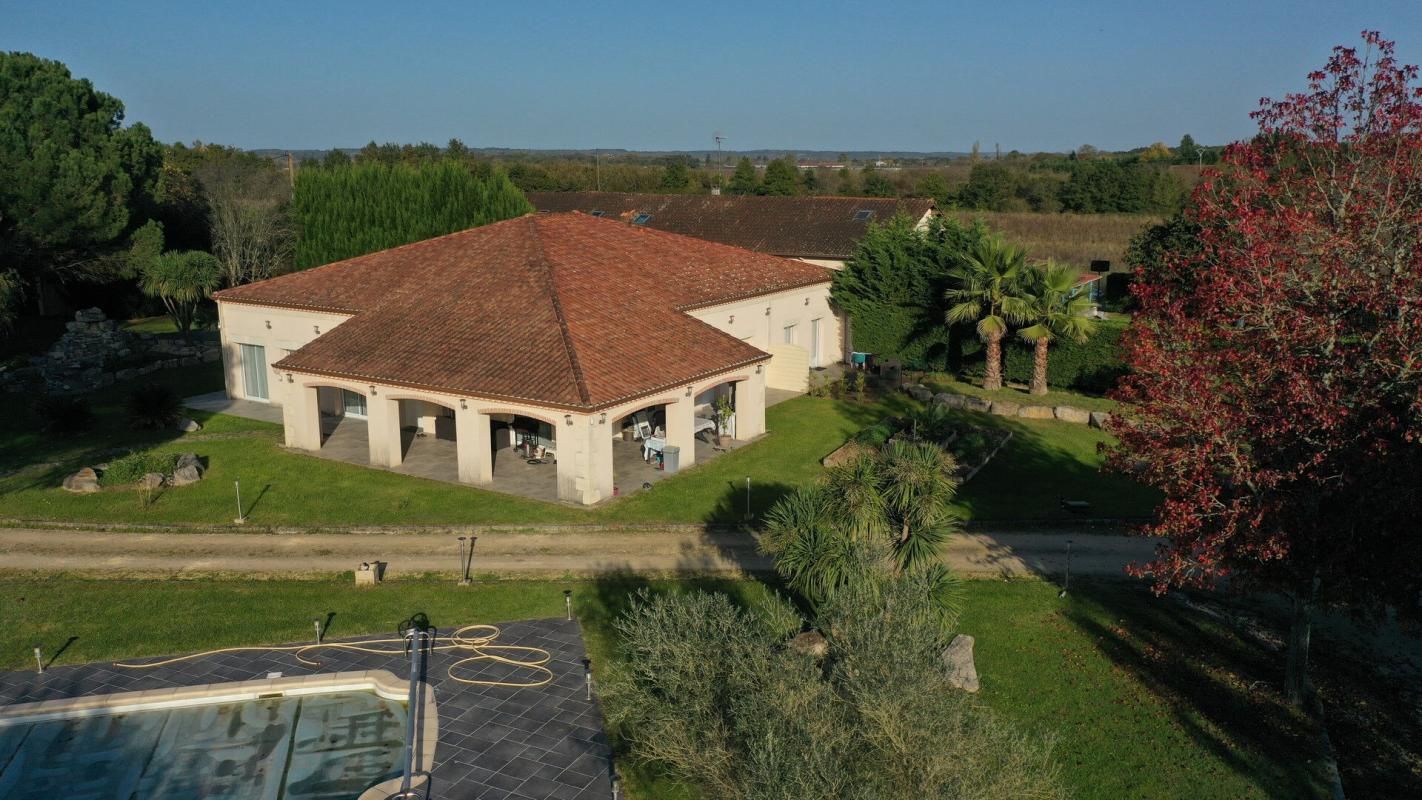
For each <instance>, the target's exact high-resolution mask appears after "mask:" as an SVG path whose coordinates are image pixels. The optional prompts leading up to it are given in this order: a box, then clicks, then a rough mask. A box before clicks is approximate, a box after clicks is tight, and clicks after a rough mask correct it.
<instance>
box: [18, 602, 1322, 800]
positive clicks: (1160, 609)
mask: <svg viewBox="0 0 1422 800" xmlns="http://www.w3.org/2000/svg"><path fill="white" fill-rule="evenodd" d="M642 587H647V588H650V589H651V590H654V591H684V590H688V589H691V588H706V589H712V590H718V591H725V592H727V593H729V594H731V595H732V596H733V597H735V598H737V599H738V600H739V601H740V602H742V603H755V602H757V601H759V600H761V599H763V598H764V597H766V596H767V592H769V591H772V590H771V589H769V588H767V587H766V586H765V585H763V584H760V583H755V582H734V581H714V580H708V581H701V582H692V583H687V582H675V583H673V582H665V581H656V582H649V581H646V580H643V579H640V578H636V577H630V576H623V577H610V578H607V579H604V580H599V581H590V582H560V581H537V582H529V581H508V582H496V581H491V580H481V581H479V582H476V584H475V585H474V586H473V587H468V588H459V587H456V586H454V585H453V584H452V583H450V582H435V581H427V580H408V581H404V580H402V581H398V582H393V583H387V584H385V585H384V586H381V587H379V588H376V589H371V590H360V589H356V588H355V587H354V586H352V585H351V583H350V577H349V575H347V576H345V577H344V578H342V579H332V580H329V581H236V580H234V581H211V580H202V581H198V580H165V581H118V580H115V581H105V580H83V579H75V578H67V577H63V576H56V577H33V578H31V577H23V576H8V577H0V604H3V608H4V609H5V612H6V617H7V619H9V620H10V624H7V625H5V626H0V669H26V668H28V667H29V662H28V659H29V657H30V648H31V647H32V646H34V645H35V644H36V643H38V644H40V645H42V646H43V647H44V648H45V651H46V652H47V653H54V652H55V651H56V650H58V649H59V648H61V647H63V646H64V645H65V643H66V642H69V644H68V646H67V647H65V648H64V650H63V652H62V653H60V654H59V657H58V659H57V661H56V663H58V664H75V663H85V662H91V661H103V660H110V659H119V658H132V657H138V656H152V655H161V654H170V653H176V652H195V651H199V650H203V649H208V648H216V647H223V646H234V645H254V644H275V643H280V642H290V641H304V640H305V639H306V638H308V637H309V636H310V633H311V620H312V619H313V618H316V617H323V618H324V617H325V616H326V615H328V614H334V617H332V618H331V619H332V624H331V628H330V634H331V635H332V636H336V637H342V636H354V635H359V634H369V633H388V632H392V631H393V627H394V625H395V623H396V622H397V621H398V620H401V619H404V618H406V617H408V616H409V615H410V614H411V613H413V612H416V611H423V612H425V613H426V614H427V615H429V617H430V619H431V620H432V621H433V622H435V623H436V624H437V625H441V626H452V625H458V624H467V623H473V622H499V621H507V620H515V619H528V618H539V617H550V616H559V615H561V614H562V613H563V595H562V591H563V589H565V588H571V589H573V591H574V598H575V603H576V605H575V608H576V612H577V615H578V617H579V619H580V620H581V621H582V623H583V626H584V635H585V637H586V641H587V646H588V649H589V655H590V657H591V658H592V660H593V668H594V671H595V673H596V674H597V675H598V679H599V680H600V681H601V680H615V679H616V664H617V662H618V659H619V655H618V650H617V646H616V641H615V636H614V633H613V631H612V627H611V625H612V621H613V619H614V618H615V617H616V616H617V615H619V614H620V613H621V612H622V611H623V610H624V609H625V608H626V606H627V604H628V603H629V600H630V597H631V595H632V593H633V592H635V591H636V590H637V589H639V588H642ZM965 591H966V607H965V616H964V619H963V623H962V625H961V628H962V630H963V631H964V632H966V633H970V634H973V635H974V636H975V637H977V662H978V668H979V670H980V673H981V679H982V685H983V690H982V695H981V696H982V699H983V700H984V701H985V702H986V703H988V704H989V705H990V706H992V707H993V708H995V709H997V710H998V711H999V712H1000V713H1002V714H1003V715H1005V716H1007V717H1009V718H1011V719H1012V720H1014V721H1016V722H1017V723H1018V724H1020V725H1022V726H1024V727H1026V728H1028V729H1030V730H1032V731H1035V732H1039V733H1046V734H1050V735H1052V736H1054V737H1055V740H1056V754H1057V757H1058V759H1059V760H1060V762H1061V763H1062V766H1063V769H1064V775H1065V778H1066V780H1067V782H1068V784H1069V786H1070V787H1071V788H1072V790H1073V793H1074V796H1076V797H1079V798H1101V799H1102V800H1115V798H1123V797H1142V798H1191V799H1192V800H1198V799H1199V798H1221V800H1223V799H1224V798H1230V799H1231V800H1232V799H1234V798H1269V797H1290V798H1308V797H1319V796H1325V795H1322V794H1321V793H1320V790H1319V786H1318V783H1317V776H1316V775H1315V774H1314V769H1315V768H1314V767H1311V766H1310V765H1309V763H1310V760H1311V759H1315V760H1316V752H1315V750H1314V745H1313V742H1314V741H1315V740H1314V739H1313V738H1312V734H1313V732H1312V730H1311V728H1309V726H1308V724H1307V722H1306V721H1304V720H1303V719H1301V718H1300V717H1298V716H1297V715H1295V714H1293V712H1291V711H1290V710H1288V709H1287V708H1286V707H1285V706H1283V705H1282V704H1281V703H1280V702H1279V700H1278V694H1277V692H1275V691H1273V690H1272V689H1271V688H1270V687H1271V686H1273V685H1277V675H1276V674H1274V672H1271V671H1270V670H1272V668H1273V667H1275V666H1278V659H1277V658H1271V657H1270V656H1269V655H1268V654H1266V653H1264V652H1263V651H1262V650H1261V649H1260V648H1259V647H1258V646H1257V645H1249V644H1246V643H1245V642H1243V641H1242V640H1240V639H1239V638H1238V637H1237V636H1235V635H1234V634H1233V633H1232V632H1230V631H1229V630H1227V629H1223V628H1221V627H1218V626H1215V625H1212V624H1210V623H1209V621H1208V620H1204V619H1202V618H1201V617H1200V616H1199V615H1196V614H1192V613H1187V612H1186V611H1185V610H1184V609H1182V608H1181V607H1179V606H1178V605H1176V604H1174V603H1173V602H1171V601H1168V600H1162V599H1157V598H1154V597H1152V596H1150V595H1149V594H1148V593H1147V592H1144V591H1143V590H1140V589H1138V588H1135V587H1130V586H1126V585H1123V584H1120V583H1100V584H1092V583H1087V582H1081V583H1076V584H1073V592H1072V593H1071V594H1070V595H1068V596H1067V598H1066V599H1059V598H1058V597H1057V588H1056V587H1055V586H1053V585H1051V584H1047V583H1040V582H1035V581H1026V582H1009V583H1004V582H996V581H980V582H968V583H967V584H966V586H965ZM1253 680H1258V681H1259V682H1261V683H1264V684H1266V686H1265V687H1264V688H1263V689H1260V688H1258V687H1257V686H1251V685H1250V683H1251V681H1253ZM623 769H624V770H626V769H627V765H624V766H623ZM630 778H631V781H632V785H633V786H634V788H635V787H638V786H640V787H642V791H640V792H638V793H637V796H639V797H641V798H658V799H659V800H660V798H665V797H677V796H687V795H686V794H685V793H684V792H682V791H680V790H678V789H676V788H674V787H671V786H669V785H668V784H667V783H666V782H664V781H657V780H655V779H654V778H652V777H650V776H649V775H648V774H647V773H646V772H645V771H641V770H635V769H634V770H630Z"/></svg>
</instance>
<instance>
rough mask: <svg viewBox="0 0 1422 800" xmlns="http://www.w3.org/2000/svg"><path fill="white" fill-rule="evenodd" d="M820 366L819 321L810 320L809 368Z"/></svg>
mask: <svg viewBox="0 0 1422 800" xmlns="http://www.w3.org/2000/svg"><path fill="white" fill-rule="evenodd" d="M819 368H820V321H819V320H818V319H812V320H810V369H819Z"/></svg>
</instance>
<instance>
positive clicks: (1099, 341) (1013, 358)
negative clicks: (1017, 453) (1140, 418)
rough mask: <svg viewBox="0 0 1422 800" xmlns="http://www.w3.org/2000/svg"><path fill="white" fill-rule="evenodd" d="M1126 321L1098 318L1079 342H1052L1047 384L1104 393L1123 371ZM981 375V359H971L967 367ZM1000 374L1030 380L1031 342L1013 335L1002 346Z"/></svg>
mask: <svg viewBox="0 0 1422 800" xmlns="http://www.w3.org/2000/svg"><path fill="white" fill-rule="evenodd" d="M1126 325H1127V323H1124V322H1114V321H1102V322H1098V323H1097V325H1096V333H1095V334H1093V335H1092V336H1091V338H1090V339H1087V340H1086V341H1085V342H1083V343H1081V344H1077V343H1076V342H1071V341H1057V342H1053V343H1052V346H1051V351H1050V356H1049V358H1048V361H1047V384H1048V385H1049V386H1051V387H1052V388H1055V389H1072V390H1075V391H1078V392H1086V393H1087V394H1098V395H1099V394H1105V393H1106V392H1108V391H1110V390H1111V389H1112V388H1113V387H1114V386H1115V385H1116V381H1117V380H1118V379H1119V378H1120V377H1121V376H1122V375H1124V374H1125V373H1126V366H1125V363H1124V362H1123V360H1122V355H1121V335H1122V334H1123V333H1125V331H1126ZM966 371H967V373H968V374H970V375H973V376H978V377H981V376H982V374H983V362H982V361H981V359H979V360H977V361H975V362H974V363H973V365H972V366H971V367H969V368H968V369H967V370H966ZM1002 374H1003V378H1004V379H1005V380H1008V381H1011V382H1014V383H1028V382H1030V381H1031V380H1032V345H1030V344H1028V343H1027V342H1024V341H1022V340H1021V339H1019V338H1016V336H1014V337H1013V338H1012V339H1011V340H1010V341H1009V342H1007V343H1005V347H1003V358H1002Z"/></svg>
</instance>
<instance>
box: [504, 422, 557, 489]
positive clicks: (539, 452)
mask: <svg viewBox="0 0 1422 800" xmlns="http://www.w3.org/2000/svg"><path fill="white" fill-rule="evenodd" d="M486 416H487V417H488V420H489V439H490V446H491V449H492V454H491V464H490V467H491V472H492V479H493V480H492V483H493V487H492V488H494V489H496V490H498V491H505V492H509V493H511V494H518V495H523V496H525V497H534V498H537V499H540V500H549V501H553V500H557V499H558V466H557V464H558V430H559V426H560V422H559V421H558V420H557V419H555V418H554V417H551V416H548V417H544V416H532V415H530V414H528V413H527V411H526V410H522V409H520V410H501V409H490V410H489V411H487V412H486Z"/></svg>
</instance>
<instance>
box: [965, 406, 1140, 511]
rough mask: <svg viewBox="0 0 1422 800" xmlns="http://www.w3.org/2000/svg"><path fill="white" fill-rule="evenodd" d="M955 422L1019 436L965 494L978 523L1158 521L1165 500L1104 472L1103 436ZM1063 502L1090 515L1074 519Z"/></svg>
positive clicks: (985, 420)
mask: <svg viewBox="0 0 1422 800" xmlns="http://www.w3.org/2000/svg"><path fill="white" fill-rule="evenodd" d="M955 414H956V415H961V417H962V418H963V419H964V420H965V421H967V422H969V423H971V424H974V425H978V426H980V427H985V428H990V429H995V430H1003V431H1011V432H1012V439H1011V440H1010V441H1008V442H1007V444H1006V445H1004V446H1003V448H1002V449H1001V450H1000V451H998V453H997V455H996V456H994V457H993V459H992V460H991V461H990V462H988V464H987V466H985V467H983V469H982V470H981V471H980V472H978V473H977V475H975V476H974V477H973V478H972V480H970V481H968V482H966V483H964V484H963V485H962V487H960V488H959V490H958V499H959V503H960V504H961V505H962V506H964V507H965V508H967V509H968V511H969V512H970V514H971V516H972V518H973V519H977V520H993V521H996V522H1018V521H1022V522H1031V523H1044V522H1050V523H1062V524H1070V525H1078V524H1081V523H1082V522H1083V521H1086V520H1101V519H1111V520H1120V521H1122V522H1126V523H1131V522H1143V521H1146V520H1147V519H1149V518H1150V516H1151V514H1153V513H1154V509H1155V505H1156V503H1157V502H1158V500H1159V496H1158V494H1157V493H1156V492H1155V491H1154V490H1152V489H1149V488H1148V487H1145V486H1142V485H1140V484H1137V483H1135V482H1134V481H1131V480H1130V479H1128V478H1126V477H1123V476H1120V475H1113V474H1107V473H1103V472H1102V471H1101V470H1100V467H1099V464H1100V458H1099V457H1097V456H1096V455H1095V450H1094V448H1095V443H1094V441H1093V440H1094V439H1095V438H1096V436H1097V434H1096V433H1095V432H1094V431H1089V430H1088V429H1086V428H1085V427H1084V426H1079V425H1074V424H1072V423H1067V422H1059V421H1055V420H1043V421H1028V420H1022V419H1018V418H1015V417H1001V416H997V415H993V414H984V413H979V412H972V411H957V412H955ZM1063 500H1077V501H1085V502H1086V503H1088V504H1089V507H1088V508H1086V509H1082V510H1080V511H1077V512H1074V511H1073V510H1069V509H1068V508H1066V507H1064V505H1063V503H1062V501H1063Z"/></svg>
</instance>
